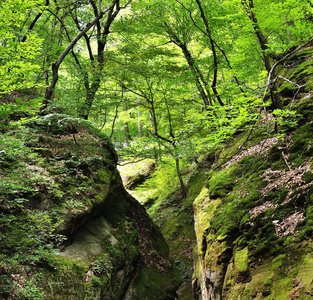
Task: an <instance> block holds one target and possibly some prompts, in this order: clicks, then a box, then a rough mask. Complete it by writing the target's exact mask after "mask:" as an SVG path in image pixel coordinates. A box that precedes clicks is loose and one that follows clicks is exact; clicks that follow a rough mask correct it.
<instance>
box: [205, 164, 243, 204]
mask: <svg viewBox="0 0 313 300" xmlns="http://www.w3.org/2000/svg"><path fill="white" fill-rule="evenodd" d="M236 171H237V167H236V166H235V165H232V166H231V167H230V168H228V169H225V170H223V171H221V172H216V173H215V174H214V175H213V176H212V177H211V179H210V180H209V183H208V185H209V193H210V197H211V198H212V199H216V198H222V197H225V196H226V195H227V194H228V193H229V192H231V191H232V190H233V188H234V186H235V180H236Z"/></svg>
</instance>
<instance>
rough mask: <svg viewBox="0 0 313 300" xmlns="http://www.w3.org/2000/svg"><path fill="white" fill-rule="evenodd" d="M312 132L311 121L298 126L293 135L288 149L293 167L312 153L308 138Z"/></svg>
mask: <svg viewBox="0 0 313 300" xmlns="http://www.w3.org/2000/svg"><path fill="white" fill-rule="evenodd" d="M312 134H313V123H309V124H306V125H304V126H302V127H300V128H299V129H298V130H297V131H296V133H295V134H294V135H293V140H294V142H293V144H292V146H291V147H290V149H289V152H290V158H289V160H290V161H291V162H292V166H293V167H298V166H299V165H301V164H303V163H304V161H305V160H306V159H308V158H310V157H312V155H313V147H311V142H310V138H311V137H312Z"/></svg>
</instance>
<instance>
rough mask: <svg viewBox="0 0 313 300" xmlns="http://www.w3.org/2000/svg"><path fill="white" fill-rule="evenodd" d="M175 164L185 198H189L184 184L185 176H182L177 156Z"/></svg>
mask: <svg viewBox="0 0 313 300" xmlns="http://www.w3.org/2000/svg"><path fill="white" fill-rule="evenodd" d="M175 164H176V173H177V176H178V179H179V184H180V187H181V190H182V193H183V197H184V199H186V198H187V189H186V186H185V184H184V181H183V178H182V175H181V172H180V167H179V158H177V157H176V158H175Z"/></svg>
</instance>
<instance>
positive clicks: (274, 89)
mask: <svg viewBox="0 0 313 300" xmlns="http://www.w3.org/2000/svg"><path fill="white" fill-rule="evenodd" d="M241 3H242V5H243V6H244V8H245V10H246V12H247V15H248V17H249V19H250V20H251V22H252V23H253V28H254V32H255V35H256V36H257V39H258V41H259V44H260V47H261V50H262V56H263V62H264V66H265V69H266V71H267V72H268V74H270V72H271V69H272V64H271V60H270V54H269V50H270V48H269V46H268V41H267V39H266V37H265V36H264V34H263V32H262V30H261V27H260V25H259V22H258V19H257V17H256V14H255V12H254V3H253V0H242V1H241ZM275 77H276V74H275V71H273V72H272V73H271V78H270V79H274V78H275ZM271 100H272V103H273V106H274V108H280V109H281V108H283V105H282V101H281V98H280V94H279V92H278V86H277V83H276V82H275V83H274V84H272V86H271Z"/></svg>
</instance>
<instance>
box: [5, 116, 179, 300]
mask: <svg viewBox="0 0 313 300" xmlns="http://www.w3.org/2000/svg"><path fill="white" fill-rule="evenodd" d="M24 125H25V126H24V127H19V128H17V129H15V130H14V131H12V132H10V133H8V134H4V135H3V136H2V138H3V140H4V141H5V142H6V143H5V148H4V153H3V154H5V155H1V160H0V163H1V164H2V165H3V166H4V168H2V169H1V170H0V176H1V179H2V181H1V189H0V190H1V192H0V207H1V208H0V221H1V223H0V233H1V235H0V240H1V245H0V250H1V263H0V281H1V282H2V283H3V284H1V285H0V295H1V296H2V297H4V298H5V299H6V298H8V299H138V298H137V296H136V295H138V294H140V295H141V296H142V297H143V298H140V299H145V298H146V297H148V298H149V299H152V298H151V297H150V295H151V287H149V286H148V283H149V282H153V280H154V277H158V278H160V280H159V281H158V282H154V283H153V293H154V292H155V293H156V295H157V296H156V297H157V298H155V299H174V295H175V290H176V288H177V284H178V282H177V276H176V272H175V270H174V269H173V267H172V263H171V262H170V260H169V258H168V255H169V249H168V245H167V244H166V242H165V240H164V238H163V236H162V234H161V232H160V230H159V228H158V227H157V226H156V225H155V224H154V223H153V222H152V221H151V219H150V218H149V216H148V214H147V213H146V211H145V209H144V208H143V206H142V205H141V204H140V203H139V202H138V201H136V200H135V199H134V198H133V197H131V196H130V195H129V194H128V193H127V192H126V190H125V189H124V187H123V184H122V180H121V177H120V175H119V173H118V171H117V169H116V163H117V155H116V152H115V150H114V148H113V146H112V144H111V142H110V141H109V140H108V138H107V137H106V136H104V135H102V134H101V133H100V132H99V130H97V129H95V128H93V126H92V125H91V124H90V123H89V122H87V121H84V120H80V119H75V118H72V117H69V116H66V115H60V114H51V115H46V116H43V117H41V118H37V119H35V120H31V121H29V122H26V123H24ZM1 154H2V153H1ZM143 278H144V280H143ZM126 295H127V297H126Z"/></svg>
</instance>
